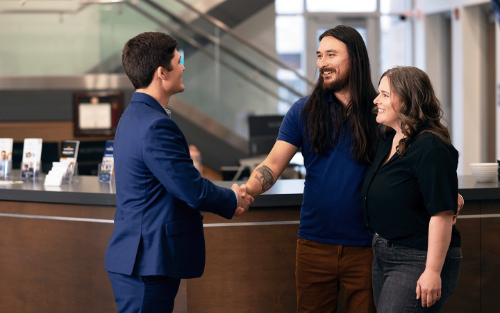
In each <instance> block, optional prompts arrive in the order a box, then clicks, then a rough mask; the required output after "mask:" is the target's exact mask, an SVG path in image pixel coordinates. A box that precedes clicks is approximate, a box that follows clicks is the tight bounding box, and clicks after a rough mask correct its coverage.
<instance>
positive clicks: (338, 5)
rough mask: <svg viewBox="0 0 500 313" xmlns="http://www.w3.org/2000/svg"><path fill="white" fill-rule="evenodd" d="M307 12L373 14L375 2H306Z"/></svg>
mask: <svg viewBox="0 0 500 313" xmlns="http://www.w3.org/2000/svg"><path fill="white" fill-rule="evenodd" d="M306 8H307V11H309V12H375V11H376V10H377V0H350V1H346V0H306Z"/></svg>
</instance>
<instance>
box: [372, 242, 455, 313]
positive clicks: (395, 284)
mask: <svg viewBox="0 0 500 313" xmlns="http://www.w3.org/2000/svg"><path fill="white" fill-rule="evenodd" d="M372 246H373V254H374V258H373V263H372V286H373V296H374V300H375V306H376V307H377V312H378V313H417V312H418V313H420V312H426V313H435V312H440V311H441V310H442V309H443V307H444V305H445V304H446V301H448V299H449V298H450V296H451V295H452V294H453V292H454V291H455V287H456V286H457V283H458V276H459V274H460V263H461V261H462V249H461V248H460V247H450V248H449V249H448V253H447V254H446V259H445V262H444V265H443V269H442V271H441V299H440V300H439V301H437V302H436V303H435V304H434V305H433V306H431V307H430V308H424V307H422V300H421V299H418V300H417V299H416V296H417V294H416V288H417V281H418V279H419V278H420V275H422V273H423V272H424V270H425V262H426V259H427V251H422V250H417V249H414V248H409V247H404V246H401V245H397V244H394V243H392V242H390V241H389V240H386V239H384V238H382V237H380V236H379V235H378V234H375V236H374V237H373V244H372Z"/></svg>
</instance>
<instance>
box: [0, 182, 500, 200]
mask: <svg viewBox="0 0 500 313" xmlns="http://www.w3.org/2000/svg"><path fill="white" fill-rule="evenodd" d="M14 180H18V179H14ZM214 183H215V184H216V185H218V186H221V187H227V188H230V187H231V185H232V184H233V182H227V181H216V182H214ZM237 183H238V184H241V183H243V182H237ZM458 187H459V192H460V194H462V196H463V197H464V199H465V201H467V200H500V183H476V181H475V180H474V178H473V177H472V176H459V177H458ZM303 190H304V180H303V179H284V180H278V181H277V182H276V184H274V186H273V187H272V188H271V189H270V190H269V191H267V192H266V193H264V194H262V195H261V196H259V197H257V198H256V199H255V202H254V203H253V204H252V207H269V206H300V205H301V204H302V192H303ZM115 194H116V189H115V184H114V183H103V182H98V180H97V177H96V176H80V177H79V178H78V181H77V182H74V183H66V184H63V185H62V186H60V187H45V186H44V185H43V178H42V179H41V180H39V181H24V182H23V183H19V184H12V185H5V184H0V200H3V201H23V202H42V203H64V204H81V205H103V206H116V196H115Z"/></svg>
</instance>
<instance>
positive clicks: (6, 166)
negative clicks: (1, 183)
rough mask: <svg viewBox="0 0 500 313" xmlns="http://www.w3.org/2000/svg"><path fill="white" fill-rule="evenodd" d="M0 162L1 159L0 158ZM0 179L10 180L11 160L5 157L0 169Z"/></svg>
mask: <svg viewBox="0 0 500 313" xmlns="http://www.w3.org/2000/svg"><path fill="white" fill-rule="evenodd" d="M0 162H1V160H0ZM0 179H3V180H12V161H11V160H9V159H5V160H4V161H3V164H2V168H1V169H0Z"/></svg>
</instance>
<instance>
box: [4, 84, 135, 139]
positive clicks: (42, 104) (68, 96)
mask: <svg viewBox="0 0 500 313" xmlns="http://www.w3.org/2000/svg"><path fill="white" fill-rule="evenodd" d="M75 92H85V91H77V90H75V91H73V90H70V91H68V90H49V91H40V90H33V91H25V90H23V91H0V122H41V121H72V120H73V93H75ZM109 92H122V93H123V104H124V107H126V106H127V105H128V104H129V102H130V99H131V98H132V93H133V90H115V91H109ZM0 137H1V135H0Z"/></svg>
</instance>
